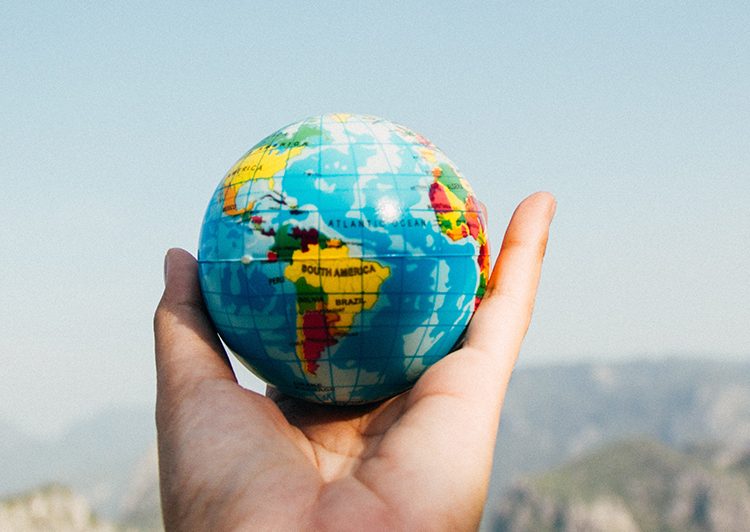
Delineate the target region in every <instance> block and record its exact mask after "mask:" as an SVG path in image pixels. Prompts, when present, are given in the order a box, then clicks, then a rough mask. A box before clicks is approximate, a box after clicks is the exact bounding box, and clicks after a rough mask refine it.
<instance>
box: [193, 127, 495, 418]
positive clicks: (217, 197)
mask: <svg viewBox="0 0 750 532" xmlns="http://www.w3.org/2000/svg"><path fill="white" fill-rule="evenodd" d="M485 228H486V221H485V213H484V210H483V209H482V208H481V204H480V203H479V201H478V200H477V199H476V197H475V196H474V193H473V192H472V189H471V187H470V185H469V183H468V182H467V181H466V179H465V178H464V177H463V176H462V175H461V173H460V172H459V170H458V169H457V168H456V166H455V165H454V164H453V163H452V162H451V161H450V160H449V159H448V158H447V157H446V156H445V155H444V154H443V153H442V152H441V151H440V150H439V149H438V148H436V147H435V146H434V145H433V144H432V143H431V142H430V141H429V140H427V139H426V138H425V137H423V136H421V135H419V134H417V133H415V132H413V131H411V130H410V129H408V128H406V127H404V126H401V125H398V124H395V123H393V122H390V121H387V120H384V119H381V118H376V117H372V116H360V115H348V114H331V115H324V116H316V117H311V118H308V119H306V120H302V121H301V122H297V123H294V124H291V125H289V126H287V127H284V128H282V129H280V130H279V131H277V132H275V133H272V134H271V135H269V136H268V137H266V138H265V139H263V140H261V141H260V142H259V143H258V144H256V145H255V146H254V147H253V148H251V149H250V151H248V152H247V153H246V154H245V155H244V156H242V158H241V159H240V160H239V161H238V162H237V163H236V164H235V165H234V166H233V167H232V168H231V169H230V170H229V172H228V173H227V174H226V176H225V177H224V178H223V179H222V180H221V182H220V183H219V186H218V187H217V189H216V192H215V193H214V195H213V197H212V198H211V201H210V203H209V205H208V209H207V212H206V215H205V219H204V221H203V226H202V229H201V236H200V243H199V249H198V262H199V272H200V282H201V288H202V291H203V296H204V300H205V303H206V306H207V309H208V312H209V314H210V316H211V318H212V320H213V322H214V324H215V326H216V328H217V330H218V332H219V334H220V336H221V337H222V339H223V340H224V342H225V343H226V345H227V346H228V347H229V348H230V349H231V350H232V351H233V352H234V353H235V355H237V357H238V358H239V359H240V360H241V361H242V362H243V364H244V365H245V366H247V367H248V368H249V369H250V370H251V371H252V372H254V373H255V374H256V375H258V376H259V377H260V378H262V379H263V380H265V381H266V382H268V383H270V384H272V385H273V386H275V387H276V388H278V389H279V390H280V391H281V392H283V393H286V394H288V395H291V396H295V397H298V398H302V399H306V400H309V401H314V402H319V403H334V404H356V403H367V402H373V401H378V400H381V399H384V398H387V397H390V396H393V395H395V394H397V393H399V392H402V391H404V390H406V389H408V388H409V387H410V386H412V385H413V384H414V382H415V381H416V380H417V378H419V376H420V375H421V374H422V373H423V372H424V371H425V370H426V369H427V368H428V367H429V366H431V365H432V364H434V363H435V362H437V361H438V360H439V359H441V358H442V357H443V356H445V355H446V354H448V353H449V352H450V351H451V349H452V348H453V347H454V346H455V345H456V343H457V342H458V341H459V340H460V339H461V337H462V334H463V332H464V331H465V329H466V326H467V324H468V323H469V320H470V319H471V316H472V314H473V313H474V310H475V309H476V308H477V306H478V304H479V302H480V301H481V298H482V296H483V294H484V291H485V287H486V285H487V280H488V276H489V246H488V239H487V234H486V230H485Z"/></svg>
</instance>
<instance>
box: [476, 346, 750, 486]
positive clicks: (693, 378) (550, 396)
mask: <svg viewBox="0 0 750 532" xmlns="http://www.w3.org/2000/svg"><path fill="white" fill-rule="evenodd" d="M640 437H644V438H647V439H651V440H654V441H658V442H662V443H664V444H667V445H670V446H673V447H676V448H683V447H685V446H688V445H691V444H694V443H695V444H706V443H710V442H717V443H721V444H722V445H724V446H727V447H730V448H735V449H740V450H741V449H745V448H747V447H748V446H750V363H716V362H713V361H710V360H686V359H673V360H661V361H652V362H643V361H640V362H630V363H625V364H606V365H605V364H580V365H574V366H559V367H551V366H550V367H543V368H527V369H521V370H518V371H516V372H515V373H514V374H513V378H512V380H511V383H510V388H509V390H508V395H507V396H506V400H505V405H504V407H503V413H502V420H501V423H500V429H499V433H498V440H497V448H496V451H495V463H494V469H493V477H492V487H491V490H492V493H493V495H497V494H499V493H500V492H501V491H502V490H503V488H505V487H506V486H508V485H509V484H510V483H511V482H512V481H513V480H515V479H517V478H518V477H519V475H521V474H527V473H530V472H534V471H543V470H546V469H549V468H550V467H554V466H556V465H559V464H561V463H562V462H564V461H566V460H568V459H570V458H572V457H575V456H577V455H579V454H581V453H583V452H585V451H587V450H590V449H592V448H595V447H599V446H601V445H603V444H605V443H608V442H613V441H617V440H623V439H632V438H640Z"/></svg>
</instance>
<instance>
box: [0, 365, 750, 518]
mask: <svg viewBox="0 0 750 532" xmlns="http://www.w3.org/2000/svg"><path fill="white" fill-rule="evenodd" d="M153 419H154V418H153V412H152V410H151V409H147V408H142V409H139V408H118V409H111V410H109V411H106V412H102V413H101V414H99V415H97V416H94V417H92V418H89V419H87V420H84V421H81V422H80V423H77V424H75V425H74V426H71V427H70V428H69V429H68V430H67V431H66V432H65V433H64V434H63V435H62V436H60V437H59V438H56V439H54V440H53V441H44V440H39V439H36V438H31V437H29V436H27V435H25V434H23V433H22V432H21V431H18V430H16V429H14V428H13V427H9V426H3V425H2V424H0V431H2V438H0V464H3V465H2V474H1V475H0V496H2V495H4V494H9V493H17V492H20V491H23V490H28V489H32V488H34V487H36V486H40V485H44V484H47V483H50V482H57V483H61V484H65V485H68V486H71V488H72V489H74V490H75V492H76V493H80V494H81V495H83V496H84V497H85V498H86V500H87V501H88V503H89V504H90V505H91V507H92V508H94V510H95V511H96V513H97V515H99V516H102V517H103V518H106V519H108V520H110V521H111V522H117V523H120V524H123V525H126V526H129V527H133V528H134V529H138V530H159V529H160V528H161V516H160V511H159V489H158V474H157V458H156V448H155V445H154V441H155V429H154V421H153ZM623 440H629V441H633V440H636V441H642V440H647V441H653V442H657V443H656V444H661V445H663V446H667V447H670V448H672V449H676V450H678V451H680V452H683V454H686V455H687V456H688V457H689V460H697V461H699V462H701V461H705V462H706V463H711V464H714V466H713V467H715V468H718V469H721V468H722V467H729V465H728V464H731V468H732V475H745V477H746V478H747V477H750V456H748V455H747V454H746V451H747V449H750V363H744V364H743V363H715V362H713V361H710V360H686V359H674V360H661V361H648V362H643V361H641V362H632V363H624V364H579V365H570V366H558V367H549V366H548V367H539V368H521V369H518V370H517V371H516V372H515V373H514V375H513V378H512V381H511V384H510V388H509V391H508V395H507V397H506V401H505V406H504V409H503V418H502V422H501V425H500V429H499V434H498V443H497V447H496V452H495V463H494V466H493V476H492V481H491V485H490V493H489V497H488V502H487V506H486V509H487V510H486V512H485V521H484V522H483V528H485V529H487V528H488V527H489V520H490V518H492V517H493V516H496V515H497V512H498V508H500V506H501V504H507V499H506V498H504V497H503V495H504V494H505V493H507V491H508V490H509V489H510V487H511V486H512V485H513V483H514V482H516V481H518V480H519V479H520V478H522V477H526V478H528V475H530V474H534V473H542V472H545V471H549V470H550V469H554V468H558V467H560V466H561V465H562V464H564V463H568V462H570V461H571V460H575V459H576V458H579V457H580V458H583V457H585V456H588V454H587V453H589V452H591V451H592V450H594V449H599V448H602V446H604V445H607V444H609V443H613V442H618V441H623ZM656 444H655V445H656ZM618 449H619V450H621V451H623V452H625V451H627V450H628V448H627V447H623V448H612V449H610V454H611V457H612V459H613V460H617V457H616V456H615V455H616V451H618ZM664 452H665V453H667V454H668V452H677V451H664ZM613 453H614V454H613ZM631 454H632V453H631ZM670 456H671V455H670ZM678 456H680V457H682V454H680V453H678ZM683 458H684V457H683ZM681 459H682V458H680V460H681ZM686 460H687V458H686ZM743 460H744V461H743ZM701 463H703V462H701ZM706 470H707V469H706V468H704V469H700V468H698V469H697V470H695V471H698V473H700V474H701V475H705V474H706V473H705V471H706ZM691 471H692V470H691ZM698 473H695V474H696V475H698ZM712 474H713V473H712ZM699 476H700V475H699ZM701 478H703V477H701ZM711 478H714V477H711ZM726 478H727V477H724V476H721V475H720V476H719V477H715V478H714V481H716V482H718V483H719V484H721V483H723V482H725V481H727V480H726ZM732 478H735V477H734V476H732ZM716 479H719V480H716ZM685 482H687V481H685ZM707 482H708V481H707ZM712 482H713V481H712ZM727 482H728V481H727ZM731 482H735V481H734V480H732V481H731ZM670 485H671V484H670ZM730 485H731V483H730ZM680 486H682V484H680ZM513 489H514V490H515V491H514V493H517V490H518V485H517V484H516V485H515V487H514V488H513ZM685 489H687V488H685ZM717 489H718V488H717ZM530 496H536V492H530ZM589 502H590V501H589ZM545 504H546V503H545ZM555 504H557V503H555ZM587 504H588V502H587ZM629 504H631V501H630V500H628V499H626V498H614V497H613V498H611V499H607V500H606V501H604V502H602V501H598V502H597V505H598V506H596V508H598V509H599V510H598V511H599V512H600V513H605V514H610V513H612V514H618V511H619V510H618V509H620V510H622V509H623V508H624V510H622V511H619V514H618V515H621V516H624V517H622V519H623V520H622V523H620V525H618V526H621V529H622V530H627V529H628V528H627V527H628V526H630V525H631V524H633V523H635V525H637V526H638V527H640V526H641V524H640V523H641V521H639V519H641V518H640V517H639V516H638V515H636V514H634V513H633V512H634V510H631V509H630V507H629V506H628V505H629ZM553 507H554V508H557V506H554V505H553ZM566 508H567V507H566ZM616 510H617V511H616ZM626 510H627V511H626ZM566 511H567V510H566ZM570 511H572V510H570ZM573 514H575V512H573ZM573 514H570V515H573ZM565 515H568V514H565ZM576 515H577V514H576ZM587 515H588V514H587ZM627 515H629V516H630V518H632V519H631V520H628V519H629V518H628V517H627ZM513 519H515V518H513ZM571 519H572V518H571ZM631 521H632V522H631ZM512 522H516V521H512ZM570 522H572V521H570ZM614 529H616V528H614ZM0 530H2V527H1V526H0Z"/></svg>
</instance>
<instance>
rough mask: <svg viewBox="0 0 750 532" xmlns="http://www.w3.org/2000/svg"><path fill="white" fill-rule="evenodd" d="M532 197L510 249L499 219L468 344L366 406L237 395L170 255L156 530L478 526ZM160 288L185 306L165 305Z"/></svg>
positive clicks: (523, 311) (514, 344) (512, 351)
mask: <svg viewBox="0 0 750 532" xmlns="http://www.w3.org/2000/svg"><path fill="white" fill-rule="evenodd" d="M532 198H534V197H532ZM542 199H543V200H545V201H542ZM542 199H539V198H537V200H536V203H537V204H539V205H536V206H535V208H536V212H534V210H533V209H531V210H532V212H531V213H527V214H526V215H525V216H526V218H525V219H524V218H523V216H522V220H521V221H516V226H515V233H519V234H522V233H523V231H527V232H528V231H531V230H535V231H536V235H537V239H536V241H534V240H531V239H530V238H527V240H530V241H529V242H528V243H530V244H531V246H530V247H529V246H525V245H520V244H526V242H525V241H522V240H518V241H516V240H517V238H518V235H517V234H515V233H514V232H513V229H514V225H513V222H512V223H511V226H510V227H509V230H508V233H507V234H506V241H505V243H504V246H503V251H502V252H501V255H500V258H499V261H498V264H501V266H502V267H501V268H499V267H496V268H495V272H493V276H492V280H491V283H490V291H489V293H488V297H487V298H486V300H485V302H484V303H483V305H482V307H481V309H480V310H479V311H478V312H477V315H476V316H475V318H474V320H473V322H472V326H471V328H470V331H469V336H468V339H467V343H466V345H467V347H465V348H463V349H460V350H459V351H456V352H454V353H452V354H451V355H450V356H448V357H446V358H444V359H443V360H441V361H440V362H438V363H437V364H435V365H434V366H433V367H431V368H430V369H429V370H428V371H427V372H426V373H425V374H424V375H423V376H422V377H421V378H420V380H419V381H418V382H417V384H416V385H415V387H414V388H413V389H412V390H410V391H409V392H407V393H405V394H402V395H400V396H398V397H395V398H393V399H390V400H387V401H385V402H382V403H380V404H377V405H374V406H361V407H347V408H340V407H332V406H323V405H311V404H309V403H304V402H301V401H298V400H295V399H292V398H290V397H286V396H283V395H280V394H277V393H275V392H274V391H273V390H271V391H270V393H269V397H263V396H261V395H259V394H256V393H254V392H250V391H248V390H245V389H243V388H241V387H240V386H239V385H238V384H237V383H236V381H235V380H234V375H233V373H232V371H231V368H230V366H229V364H228V362H227V360H226V355H225V354H224V352H223V350H222V348H221V345H220V343H219V342H218V339H217V337H216V335H215V333H214V332H213V330H212V329H211V328H210V325H209V324H208V320H207V318H206V317H205V314H204V313H203V309H202V307H201V306H200V299H199V295H198V292H197V283H196V281H195V264H194V259H192V257H189V256H188V255H187V254H186V253H184V252H181V253H180V254H179V257H175V254H174V253H173V256H172V258H171V260H172V264H171V265H170V270H169V273H168V276H169V279H168V283H167V285H168V290H167V291H165V297H164V298H163V300H162V304H161V305H160V311H157V317H156V325H157V327H156V330H157V369H158V376H159V397H158V402H157V425H158V427H159V444H160V476H161V480H162V501H163V506H164V513H165V522H166V524H167V526H168V528H170V527H174V528H183V527H188V528H189V527H198V528H228V527H232V526H233V527H243V526H244V527H247V526H248V525H252V526H253V527H254V528H259V529H294V528H330V529H351V528H360V527H361V526H369V527H370V528H378V529H382V528H389V529H391V528H424V525H425V523H428V522H429V523H431V525H432V526H430V527H429V528H436V527H439V528H449V529H457V528H468V527H472V526H476V524H477V523H478V521H479V518H480V516H481V510H482V506H483V502H484V498H485V497H486V490H487V484H488V481H489V471H490V469H491V468H490V465H491V460H492V451H493V448H494V438H495V433H496V429H497V423H498V419H499V413H500V408H501V404H502V398H503V395H504V392H505V388H506V385H507V381H508V379H509V377H510V372H511V370H512V367H513V364H514V362H515V357H516V355H517V352H518V348H519V347H520V342H521V340H522V338H523V335H524V333H525V329H526V326H527V325H528V320H529V317H530V312H531V303H532V302H533V292H534V289H535V287H536V282H537V279H538V270H539V266H540V265H541V254H542V253H543V245H541V246H540V245H539V242H542V243H543V241H546V227H547V226H548V224H549V217H551V212H550V211H551V201H550V200H549V199H547V198H546V197H545V198H542ZM528 201H529V200H527V202H528ZM545 205H546V209H542V207H544V206H545ZM522 206H523V205H522ZM533 206H534V205H533V204H532V207H533ZM527 210H530V207H527ZM519 212H521V213H522V214H523V212H522V210H521V208H520V207H519V210H518V211H517V213H516V216H518V215H519V214H518V213H519ZM543 215H544V216H543ZM516 216H514V220H515V219H516ZM522 222H525V223H522ZM534 224H536V225H537V226H538V227H534ZM175 262H176V263H177V265H176V266H175V264H174V263H175ZM516 262H517V264H515V263H516ZM535 264H536V266H534V265H535ZM529 265H531V266H532V270H531V271H528V266H529ZM524 267H526V271H522V270H523V268H524ZM501 269H502V270H505V271H503V272H502V274H501V273H499V270H501ZM508 270H509V271H508ZM514 270H517V277H514V273H513V272H514ZM175 278H177V280H175ZM170 285H171V288H170ZM180 285H181V286H180ZM170 289H172V290H174V292H175V293H176V294H182V296H180V297H183V300H181V301H179V302H174V301H173V302H171V305H170V300H169V297H168V296H169V290H170ZM186 294H187V295H186ZM529 294H530V295H529ZM165 307H166V309H165ZM498 323H502V324H503V325H504V327H502V328H501V330H498ZM180 330H181V332H179V331H180ZM176 331H177V332H176ZM175 344H178V345H179V349H178V348H176V347H177V346H176V345H175ZM164 353H166V354H164ZM199 360H202V361H204V362H205V363H204V364H203V365H201V366H200V368H196V367H195V363H196V361H199ZM357 523H359V524H357Z"/></svg>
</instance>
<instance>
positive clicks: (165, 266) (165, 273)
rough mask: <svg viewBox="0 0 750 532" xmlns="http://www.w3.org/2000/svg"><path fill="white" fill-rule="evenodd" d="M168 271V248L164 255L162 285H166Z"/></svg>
mask: <svg viewBox="0 0 750 532" xmlns="http://www.w3.org/2000/svg"><path fill="white" fill-rule="evenodd" d="M168 271H169V250H167V253H166V254H165V255H164V286H167V273H168Z"/></svg>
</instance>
